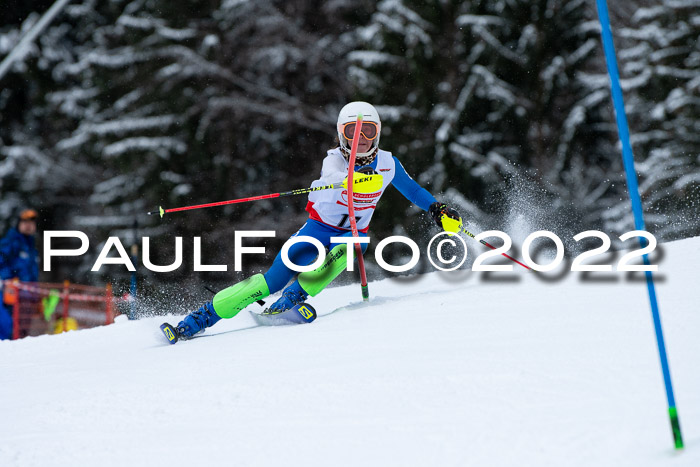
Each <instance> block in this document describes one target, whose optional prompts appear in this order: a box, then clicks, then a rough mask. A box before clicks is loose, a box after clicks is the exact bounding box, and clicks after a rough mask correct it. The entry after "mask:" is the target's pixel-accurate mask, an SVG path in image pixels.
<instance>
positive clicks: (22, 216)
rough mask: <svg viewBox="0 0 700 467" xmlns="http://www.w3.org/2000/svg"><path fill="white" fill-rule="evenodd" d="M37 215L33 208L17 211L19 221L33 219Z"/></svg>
mask: <svg viewBox="0 0 700 467" xmlns="http://www.w3.org/2000/svg"><path fill="white" fill-rule="evenodd" d="M37 217H39V214H38V213H37V212H36V211H35V210H34V209H25V210H24V211H22V212H20V213H19V220H21V221H35V220H36V219H37Z"/></svg>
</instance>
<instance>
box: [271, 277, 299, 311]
mask: <svg viewBox="0 0 700 467" xmlns="http://www.w3.org/2000/svg"><path fill="white" fill-rule="evenodd" d="M308 296H309V294H308V293H306V291H305V290H304V289H302V288H301V285H299V281H294V283H293V284H292V285H290V286H289V287H287V288H286V289H284V292H282V296H281V297H280V298H278V299H277V301H276V302H275V303H273V304H272V305H271V306H270V308H269V309H268V310H267V311H268V312H269V313H281V312H283V311H286V310H289V309H290V308H292V307H293V306H294V305H297V304H299V303H303V302H304V300H306V299H307V297H308Z"/></svg>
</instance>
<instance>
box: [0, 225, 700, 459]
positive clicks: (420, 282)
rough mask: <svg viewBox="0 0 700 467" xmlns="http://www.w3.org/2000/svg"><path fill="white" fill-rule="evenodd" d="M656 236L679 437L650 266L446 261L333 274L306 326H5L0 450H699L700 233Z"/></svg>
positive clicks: (281, 454)
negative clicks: (520, 268) (367, 275)
mask: <svg viewBox="0 0 700 467" xmlns="http://www.w3.org/2000/svg"><path fill="white" fill-rule="evenodd" d="M660 248H662V249H663V251H664V253H665V255H664V258H663V260H662V261H660V263H659V264H660V271H659V273H658V274H657V283H658V292H659V299H660V306H661V313H662V319H663V324H664V330H665V333H666V339H667V346H668V353H669V358H670V364H671V372H672V377H673V382H674V385H675V390H676V398H677V402H678V409H679V413H680V417H681V426H682V429H683V433H684V436H685V441H686V445H687V447H686V449H685V451H684V452H681V453H677V452H674V450H673V449H672V440H671V435H670V428H669V422H668V415H667V410H666V409H667V405H666V397H665V393H664V386H663V380H662V376H661V371H660V365H659V359H658V353H657V350H656V343H655V338H654V331H653V326H652V321H651V314H650V311H649V302H648V299H647V295H646V287H645V284H644V283H643V282H631V281H628V280H626V279H625V278H624V276H623V275H619V276H614V277H618V280H616V281H612V282H610V281H604V282H600V281H597V282H583V281H582V280H581V275H580V273H579V274H574V273H570V274H567V275H566V276H565V278H563V279H561V280H557V281H552V282H546V281H542V280H540V279H538V278H537V277H534V274H529V273H523V274H520V273H518V274H510V275H508V276H507V277H508V278H510V280H507V281H485V280H484V276H483V275H477V274H475V273H441V274H427V275H424V276H419V277H414V278H408V279H400V280H399V279H394V280H385V281H382V282H375V283H371V284H370V293H371V294H372V296H373V299H372V301H371V303H370V304H369V305H368V306H364V305H362V304H361V303H360V302H361V300H360V291H359V286H351V287H339V288H335V289H332V290H329V291H326V292H324V293H323V294H321V295H319V296H318V297H316V298H315V299H313V300H312V303H313V304H314V305H315V306H316V308H317V310H318V311H319V314H320V317H319V319H317V320H316V322H314V323H313V324H309V325H298V326H285V327H256V326H255V324H254V322H253V320H252V318H251V317H250V316H248V315H247V314H246V312H243V313H241V314H240V315H239V316H238V317H236V318H234V319H231V320H227V321H222V322H220V323H219V324H217V325H216V326H215V327H214V328H213V329H211V330H210V331H208V332H207V334H205V335H204V336H202V337H201V338H198V339H195V340H192V341H188V342H181V343H178V344H177V345H174V346H171V345H168V344H166V343H165V342H164V340H162V337H161V336H160V335H159V331H158V325H159V324H160V323H161V322H162V321H163V318H149V319H143V320H139V321H132V322H129V321H124V320H122V321H120V322H118V323H117V324H115V325H113V326H108V327H102V328H97V329H93V330H85V331H78V332H70V333H67V334H63V335H60V336H42V337H38V338H27V339H24V340H21V341H15V342H8V341H4V342H0V465H2V466H47V465H56V466H83V465H84V466H96V465H100V466H141V465H143V466H154V465H167V466H171V465H176V466H180V465H182V466H195V465H236V466H241V465H251V466H259V465H273V466H280V465H285V466H297V465H299V466H316V465H319V466H327V465H333V466H335V465H347V466H357V465H381V466H387V465H420V466H427V465H435V466H444V465H459V466H465V465H476V466H497V465H512V466H523V465H527V466H545V465H552V466H563V465H567V466H569V465H574V466H593V465H595V466H635V467H639V466H662V465H663V466H665V465H669V466H680V465H683V466H697V465H700V371H699V369H700V313H699V311H700V310H699V309H698V303H700V287H699V286H698V277H699V276H698V274H697V267H698V266H697V259H698V258H700V255H699V254H698V253H700V238H695V239H689V240H684V241H679V242H674V243H670V244H665V245H662V246H661V247H660ZM490 277H491V278H498V277H499V276H498V275H496V274H493V275H491V276H490ZM593 277H595V276H593ZM347 303H350V305H349V306H346V307H344V308H339V307H341V306H343V304H347ZM333 310H334V311H333ZM331 311H332V312H331ZM176 319H177V318H174V317H173V318H171V319H169V320H170V321H171V322H172V321H175V320H176Z"/></svg>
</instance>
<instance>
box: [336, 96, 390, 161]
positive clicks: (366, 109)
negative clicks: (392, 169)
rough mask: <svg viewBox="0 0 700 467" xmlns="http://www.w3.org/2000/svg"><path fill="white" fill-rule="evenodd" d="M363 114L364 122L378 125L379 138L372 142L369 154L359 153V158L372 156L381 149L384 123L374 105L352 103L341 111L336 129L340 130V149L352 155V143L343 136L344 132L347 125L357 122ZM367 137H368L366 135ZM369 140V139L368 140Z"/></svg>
mask: <svg viewBox="0 0 700 467" xmlns="http://www.w3.org/2000/svg"><path fill="white" fill-rule="evenodd" d="M358 114H362V121H363V122H373V123H375V124H376V125H377V136H376V137H375V138H374V139H373V140H372V146H370V150H369V151H368V152H358V153H357V157H365V156H369V155H371V154H372V153H373V152H375V151H376V150H377V148H378V147H379V136H380V134H381V132H382V122H381V120H379V113H378V112H377V109H375V108H374V106H373V105H372V104H369V103H367V102H362V101H355V102H350V103H349V104H347V105H345V107H343V108H342V109H340V113H339V114H338V124H337V125H336V129H337V130H338V140H340V148H341V150H342V151H343V152H344V153H346V154H348V155H349V154H350V142H349V141H348V139H347V138H346V137H345V135H344V134H343V130H344V128H345V125H346V124H347V123H353V122H356V121H357V115H358ZM365 137H367V135H365ZM368 139H369V138H368Z"/></svg>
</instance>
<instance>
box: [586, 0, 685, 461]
mask: <svg viewBox="0 0 700 467" xmlns="http://www.w3.org/2000/svg"><path fill="white" fill-rule="evenodd" d="M596 3H597V6H598V18H599V20H600V26H601V35H602V37H603V49H604V50H605V61H606V62H607V65H608V74H609V75H610V87H611V90H612V99H613V105H614V107H615V116H616V119H617V131H618V133H619V136H620V142H621V143H622V161H623V163H624V166H625V173H626V176H627V189H628V190H629V195H630V200H631V201H632V212H633V214H634V226H635V228H636V229H637V230H645V228H644V212H643V210H642V199H641V197H640V196H639V185H638V184H637V172H636V171H635V169H634V155H633V154H632V145H631V144H630V134H629V127H628V125H627V115H626V114H625V103H624V100H623V97H622V86H621V85H620V73H619V71H618V69H617V58H616V55H615V45H614V43H613V37H612V31H611V30H610V16H609V15H608V4H607V1H606V0H596ZM640 243H641V244H642V247H643V246H645V245H644V243H645V242H644V241H640ZM643 258H644V264H646V265H649V264H650V263H649V257H648V256H647V255H644V256H643ZM645 274H646V280H647V289H648V291H649V302H650V303H651V314H652V317H653V319H654V330H655V331H656V344H657V346H658V348H659V358H660V360H661V371H662V372H663V375H664V384H665V386H666V398H667V399H668V413H669V416H670V420H671V430H672V431H673V440H674V443H675V446H676V449H682V448H683V437H682V436H681V427H680V422H679V421H678V411H677V410H676V400H675V397H674V396H673V385H672V384H671V372H670V370H669V367H668V358H667V357H666V344H664V333H663V330H662V328H661V317H660V315H659V305H658V302H657V300H656V289H655V287H654V277H653V276H652V274H651V271H645Z"/></svg>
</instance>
